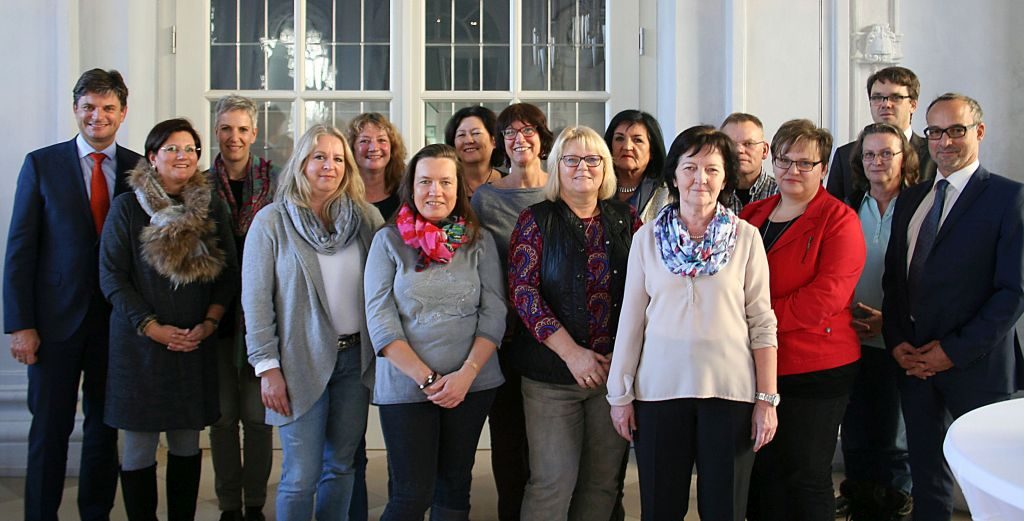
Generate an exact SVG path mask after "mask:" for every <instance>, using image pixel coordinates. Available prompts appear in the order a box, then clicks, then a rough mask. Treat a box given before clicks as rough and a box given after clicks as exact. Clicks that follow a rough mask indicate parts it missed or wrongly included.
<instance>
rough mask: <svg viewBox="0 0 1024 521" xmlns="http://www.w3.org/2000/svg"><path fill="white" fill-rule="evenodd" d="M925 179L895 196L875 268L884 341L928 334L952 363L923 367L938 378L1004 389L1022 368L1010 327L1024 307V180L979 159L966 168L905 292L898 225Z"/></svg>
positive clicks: (903, 225)
mask: <svg viewBox="0 0 1024 521" xmlns="http://www.w3.org/2000/svg"><path fill="white" fill-rule="evenodd" d="M931 189H932V183H922V184H919V185H916V186H912V187H910V188H907V189H906V190H904V191H903V192H902V193H901V194H900V196H899V198H898V199H896V207H895V209H894V210H893V218H892V234H891V236H890V238H889V246H888V250H887V251H886V255H885V274H884V276H883V277H882V289H883V291H884V299H883V302H882V316H883V317H885V318H884V323H883V327H882V332H883V334H884V335H885V343H886V345H887V346H888V347H889V349H892V348H894V347H896V346H897V345H898V344H900V343H902V342H909V343H910V344H911V345H913V346H915V347H920V346H921V345H924V344H926V343H928V342H930V341H932V340H938V341H939V342H940V343H941V344H942V348H943V350H944V351H945V352H946V354H947V355H948V356H949V358H950V360H952V361H953V364H954V367H953V368H951V369H949V370H948V371H943V372H941V373H939V374H937V375H935V376H934V377H932V378H934V379H935V381H936V382H937V383H938V384H949V385H955V386H957V388H958V389H964V390H978V391H990V392H1001V393H1009V392H1012V391H1013V390H1014V388H1015V387H1016V385H1017V384H1019V383H1020V381H1019V380H1018V379H1019V378H1020V377H1021V376H1024V375H1022V373H1021V372H1022V371H1024V364H1021V356H1020V351H1019V349H1018V348H1017V346H1016V344H1017V337H1018V334H1017V333H1018V332H1017V331H1016V328H1015V325H1016V323H1017V322H1018V320H1019V319H1020V317H1021V315H1022V313H1024V185H1021V184H1020V183H1018V182H1016V181H1011V180H1009V179H1007V178H1005V177H1002V176H998V175H995V174H992V173H990V172H989V171H988V170H985V168H984V167H979V168H978V170H977V171H976V172H974V175H972V176H971V180H970V181H969V182H968V183H967V185H966V186H964V190H963V193H961V194H960V197H959V198H958V199H957V201H956V204H954V205H953V207H952V209H951V210H950V211H949V215H948V216H947V217H946V218H945V221H943V223H942V227H941V228H939V233H938V235H937V236H936V238H935V243H934V245H933V246H932V251H931V254H930V255H929V256H928V258H927V259H926V260H925V264H924V267H923V274H922V275H921V283H920V287H921V288H920V289H919V290H918V292H919V294H917V295H914V298H913V299H911V297H910V295H909V294H908V291H907V246H908V242H907V226H908V225H909V223H910V219H911V217H912V216H913V215H914V211H915V210H916V209H917V207H918V206H919V205H920V204H921V201H922V200H923V199H924V197H925V196H926V195H927V194H928V192H929V191H931ZM911 316H913V317H914V320H911V318H910V317H911Z"/></svg>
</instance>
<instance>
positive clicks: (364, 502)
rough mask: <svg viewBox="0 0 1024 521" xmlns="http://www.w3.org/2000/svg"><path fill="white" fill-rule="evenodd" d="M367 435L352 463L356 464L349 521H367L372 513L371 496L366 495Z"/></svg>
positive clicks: (364, 436)
mask: <svg viewBox="0 0 1024 521" xmlns="http://www.w3.org/2000/svg"><path fill="white" fill-rule="evenodd" d="M367 463H369V460H367V459H366V435H365V434H364V435H363V441H361V442H360V443H359V448H358V449H356V454H355V458H354V459H353V460H352V464H353V465H354V466H355V470H356V473H355V483H353V484H352V503H351V504H349V507H348V521H366V519H367V517H368V516H369V515H370V502H369V497H368V496H367V495H366V464H367Z"/></svg>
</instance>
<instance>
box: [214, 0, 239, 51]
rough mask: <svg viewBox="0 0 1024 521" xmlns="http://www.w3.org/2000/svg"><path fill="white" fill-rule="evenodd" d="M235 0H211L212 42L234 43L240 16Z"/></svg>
mask: <svg viewBox="0 0 1024 521" xmlns="http://www.w3.org/2000/svg"><path fill="white" fill-rule="evenodd" d="M235 7H236V4H235V0H210V43H211V44H216V43H234V42H235V41H236V40H237V39H236V38H235V30H236V29H237V26H238V17H237V13H236V12H235Z"/></svg>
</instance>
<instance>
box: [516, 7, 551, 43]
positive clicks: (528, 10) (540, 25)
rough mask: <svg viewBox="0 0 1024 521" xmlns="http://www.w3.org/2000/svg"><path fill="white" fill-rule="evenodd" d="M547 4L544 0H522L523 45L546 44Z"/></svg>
mask: <svg viewBox="0 0 1024 521" xmlns="http://www.w3.org/2000/svg"><path fill="white" fill-rule="evenodd" d="M547 4H548V2H547V1H546V0H524V1H523V3H522V6H523V12H522V19H523V35H522V36H523V45H545V44H547V43H548V22H549V21H550V20H551V17H550V16H548V5H547Z"/></svg>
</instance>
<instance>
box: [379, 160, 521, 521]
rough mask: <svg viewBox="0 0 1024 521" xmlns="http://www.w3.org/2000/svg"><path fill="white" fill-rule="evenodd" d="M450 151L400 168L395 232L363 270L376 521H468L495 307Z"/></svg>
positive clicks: (498, 306) (498, 312) (501, 321)
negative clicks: (375, 446) (376, 431)
mask: <svg viewBox="0 0 1024 521" xmlns="http://www.w3.org/2000/svg"><path fill="white" fill-rule="evenodd" d="M464 180H465V179H464V177H463V172H462V165H461V164H460V163H459V162H458V159H457V157H456V155H455V149H453V148H452V147H450V146H448V145H440V144H438V145H428V146H426V147H424V148H423V149H422V150H420V151H419V152H418V153H417V154H416V155H415V156H413V158H412V161H410V162H409V166H408V168H407V169H406V172H405V177H404V179H403V180H402V184H401V186H400V187H399V195H400V198H401V200H402V206H401V207H399V210H398V213H397V214H396V216H395V218H394V225H391V226H387V227H385V228H383V229H381V230H380V232H378V233H377V236H376V237H374V239H373V245H372V246H371V247H370V255H369V258H368V260H367V264H366V317H367V322H368V325H369V330H370V338H371V340H372V342H373V349H374V350H375V351H376V352H377V354H378V355H379V356H380V358H378V359H377V382H376V385H375V386H374V390H373V401H374V403H376V404H377V405H379V406H380V423H381V429H382V431H383V433H384V443H385V444H386V445H387V449H388V468H389V470H390V478H391V481H390V487H389V488H390V497H389V498H388V505H387V507H386V508H385V510H384V514H383V516H382V517H381V520H382V521H412V520H416V521H421V520H422V519H423V514H424V513H425V512H426V510H427V508H430V518H431V519H432V520H433V521H449V520H450V521H463V520H467V519H469V490H470V483H471V482H472V470H473V461H474V457H475V455H476V445H477V442H478V441H479V439H480V431H481V430H482V429H483V424H484V419H485V418H486V416H487V411H488V410H489V409H490V407H491V402H492V401H493V400H494V393H495V389H496V388H497V387H498V386H499V385H501V383H502V382H503V379H502V376H501V370H500V369H499V368H498V361H497V360H496V359H495V357H494V356H493V355H494V351H495V349H496V347H497V345H498V344H499V343H500V342H501V335H502V333H503V332H504V331H505V303H504V298H503V291H502V284H501V273H500V272H499V263H498V256H497V253H496V250H495V246H494V241H493V240H492V239H491V236H490V235H489V234H486V233H480V227H479V225H478V224H477V221H476V216H475V215H474V214H473V209H472V208H470V206H469V201H468V198H467V197H466V185H465V182H464Z"/></svg>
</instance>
